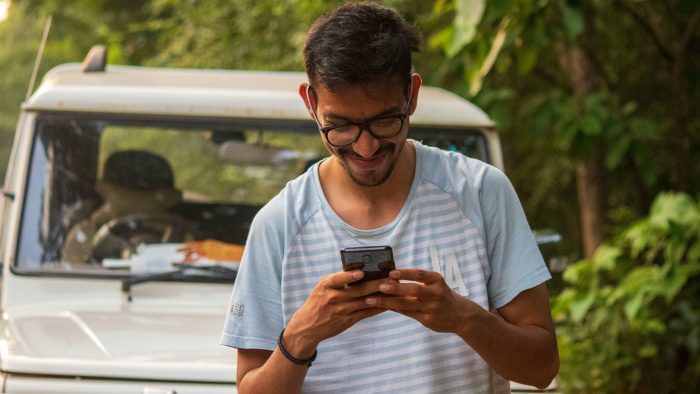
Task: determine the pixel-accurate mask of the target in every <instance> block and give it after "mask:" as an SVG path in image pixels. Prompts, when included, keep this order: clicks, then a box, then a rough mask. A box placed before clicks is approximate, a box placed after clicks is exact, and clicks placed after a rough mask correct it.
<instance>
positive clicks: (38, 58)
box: [24, 15, 53, 101]
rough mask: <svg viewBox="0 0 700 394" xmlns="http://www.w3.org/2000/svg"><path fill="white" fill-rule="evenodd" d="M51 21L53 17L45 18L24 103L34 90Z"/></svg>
mask: <svg viewBox="0 0 700 394" xmlns="http://www.w3.org/2000/svg"><path fill="white" fill-rule="evenodd" d="M52 20H53V15H49V17H48V18H46V24H45V25H44V35H43V36H42V37H41V44H39V51H38V53H37V54H36V59H35V60H34V69H33V70H32V77H31V78H30V79H29V88H28V89H27V95H26V96H25V97H24V101H27V100H29V96H31V95H32V90H34V82H35V81H36V75H37V73H38V72H39V64H41V57H42V56H43V54H44V47H45V46H46V40H47V39H48V38H49V30H51V21H52Z"/></svg>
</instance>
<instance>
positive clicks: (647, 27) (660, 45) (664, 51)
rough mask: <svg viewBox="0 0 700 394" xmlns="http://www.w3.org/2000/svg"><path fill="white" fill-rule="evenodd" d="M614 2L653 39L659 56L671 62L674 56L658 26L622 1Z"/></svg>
mask: <svg viewBox="0 0 700 394" xmlns="http://www.w3.org/2000/svg"><path fill="white" fill-rule="evenodd" d="M615 4H617V5H618V6H619V7H620V8H621V9H622V11H624V12H626V13H628V14H629V15H630V16H631V17H632V19H634V20H635V21H636V22H637V24H638V25H639V26H640V27H641V28H642V29H643V30H644V31H646V32H647V33H648V34H649V35H650V36H651V39H652V41H654V44H655V45H656V48H657V49H658V50H659V52H660V53H661V56H663V58H664V59H666V61H668V62H669V63H671V64H673V62H674V60H675V56H674V55H673V53H672V52H671V50H670V49H669V47H668V45H666V43H665V40H664V37H663V34H662V33H661V30H659V28H658V26H656V25H655V24H654V23H653V22H652V21H650V20H648V19H645V18H644V17H643V16H642V15H640V14H639V13H637V12H636V11H635V10H634V9H633V8H632V7H630V6H629V5H628V4H626V3H625V2H624V1H620V0H616V1H615Z"/></svg>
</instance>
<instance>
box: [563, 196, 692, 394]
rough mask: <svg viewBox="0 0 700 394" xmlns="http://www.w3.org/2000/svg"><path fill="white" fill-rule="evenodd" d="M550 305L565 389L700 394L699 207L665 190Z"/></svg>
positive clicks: (570, 272)
mask: <svg viewBox="0 0 700 394" xmlns="http://www.w3.org/2000/svg"><path fill="white" fill-rule="evenodd" d="M564 278H565V280H566V282H567V289H566V290H565V291H564V292H563V293H562V294H561V295H559V296H558V297H557V298H556V300H555V302H554V308H553V314H554V317H555V319H556V320H557V322H558V327H557V333H558V337H559V347H560V355H561V371H560V374H559V380H560V384H561V386H562V388H564V389H565V391H567V392H597V393H598V392H601V393H602V392H604V393H651V392H654V393H674V392H675V393H679V392H687V393H695V392H698V390H700V298H698V294H700V204H698V202H697V201H694V200H693V199H692V198H690V197H689V196H688V195H686V194H670V193H664V194H660V195H659V196H658V197H657V199H656V200H655V202H654V203H653V204H652V207H651V211H650V213H649V216H648V217H646V218H644V219H642V220H639V221H638V222H636V223H635V224H633V225H632V226H630V227H629V228H628V229H626V230H625V231H624V232H623V233H622V235H621V236H619V237H617V238H615V239H614V240H612V241H611V242H609V243H606V244H603V246H602V247H600V248H599V249H598V251H597V252H596V254H595V255H594V256H593V258H592V259H589V260H583V261H580V262H578V263H577V264H575V265H573V266H572V267H570V268H569V269H567V271H566V272H565V274H564Z"/></svg>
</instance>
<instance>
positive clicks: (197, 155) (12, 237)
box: [0, 59, 503, 394]
mask: <svg viewBox="0 0 700 394" xmlns="http://www.w3.org/2000/svg"><path fill="white" fill-rule="evenodd" d="M103 62H104V59H86V62H85V63H84V65H85V66H81V65H80V64H66V65H61V66H59V67H56V68H54V69H53V70H51V71H50V72H49V73H47V74H46V76H45V77H44V79H43V81H42V83H41V86H40V87H39V88H38V90H37V91H36V92H35V93H34V94H33V95H32V96H31V98H29V100H28V101H27V102H25V103H24V104H23V105H22V113H21V117H20V119H19V124H18V126H17V131H16V137H15V141H14V145H13V148H12V154H11V158H10V162H9V167H8V171H7V175H6V177H5V184H4V186H3V189H2V200H0V225H1V226H2V227H1V229H0V231H1V232H0V234H1V239H0V261H1V262H2V263H3V269H2V299H1V307H2V321H1V322H0V325H1V328H2V329H1V330H0V372H1V375H0V389H1V391H2V392H3V393H29V392H31V393H36V392H41V393H73V394H75V393H178V394H185V393H232V392H235V391H236V388H235V362H236V354H235V350H233V349H229V348H226V347H223V346H220V345H219V338H220V334H221V329H222V324H223V320H224V316H225V315H226V313H227V302H228V299H229V295H230V292H231V288H232V283H233V282H234V280H235V276H236V269H237V267H238V261H237V260H238V258H239V257H237V256H239V254H238V255H237V253H236V251H237V250H241V249H242V248H243V247H244V243H245V240H246V235H247V232H248V229H249V226H250V223H251V220H252V218H253V216H254V215H255V213H256V212H257V210H258V209H259V208H260V207H261V206H262V205H263V204H265V202H267V201H268V200H269V199H270V198H271V197H272V196H274V195H275V194H276V193H277V192H278V191H279V190H280V189H281V188H282V187H283V186H284V185H285V183H286V182H287V181H289V180H290V179H292V178H294V177H296V176H297V175H298V174H300V173H302V172H303V171H305V170H306V168H308V166H309V165H311V164H313V163H314V162H316V161H318V160H319V159H321V158H323V157H324V156H326V155H327V153H326V151H325V150H324V148H323V145H322V144H321V139H320V138H319V135H318V130H317V129H316V127H315V125H314V123H313V122H312V121H311V120H310V119H309V116H308V113H307V111H306V110H305V108H304V105H303V103H302V101H301V100H300V99H299V97H298V96H297V87H298V86H299V84H300V83H301V82H303V81H305V79H306V76H305V74H303V73H296V72H252V71H220V70H187V69H164V68H145V67H127V66H112V65H109V66H107V67H103V66H104V64H102V65H100V63H103ZM95 64H97V67H95ZM410 136H411V137H412V138H414V139H418V140H422V141H423V142H424V143H425V144H429V145H435V146H439V147H442V148H444V149H449V150H454V151H459V152H462V153H464V154H466V155H469V156H472V157H476V158H479V159H482V160H484V161H487V162H489V163H492V164H494V165H495V166H497V167H500V168H503V161H502V157H501V148H500V144H499V139H498V135H497V133H496V131H495V130H494V124H493V122H492V121H491V120H490V119H489V117H488V116H486V115H485V114H484V112H482V111H481V110H479V109H478V108H476V107H475V106H474V105H472V104H470V103H469V102H467V101H465V100H463V99H461V98H460V97H458V96H456V95H454V94H451V93H449V92H447V91H444V90H441V89H437V88H431V87H424V88H422V89H421V95H420V100H419V106H418V109H417V111H416V113H415V115H413V116H412V117H411V131H410ZM202 240H208V241H207V242H208V243H207V242H205V243H202V242H197V241H202ZM192 242H195V243H192ZM205 244H206V245H207V246H208V248H204V249H200V250H199V251H198V254H195V253H187V252H184V251H182V248H183V245H187V246H190V247H191V246H192V245H197V246H199V247H202V245H205ZM216 248H224V249H226V248H228V249H226V251H227V252H226V253H223V254H222V253H219V254H216V253H212V254H208V253H210V252H212V250H214V249H216ZM222 256H223V257H222Z"/></svg>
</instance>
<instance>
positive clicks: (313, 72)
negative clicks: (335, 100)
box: [304, 2, 422, 91]
mask: <svg viewBox="0 0 700 394" xmlns="http://www.w3.org/2000/svg"><path fill="white" fill-rule="evenodd" d="M421 40H422V39H421V34H420V32H419V31H418V29H417V28H416V27H415V26H414V25H412V24H409V23H408V22H407V21H406V20H405V19H404V18H403V17H401V15H399V13H398V12H397V11H396V10H394V9H392V8H388V7H385V6H381V5H379V4H376V3H373V2H362V3H348V4H345V5H342V6H340V7H338V8H336V9H334V10H332V11H330V12H328V13H326V14H325V15H323V16H321V17H320V18H319V19H317V20H316V22H314V24H313V25H312V26H311V28H310V29H309V32H308V34H307V37H306V42H305V44H304V64H305V66H306V74H307V75H308V77H309V81H310V82H311V84H312V85H315V84H320V85H322V86H324V87H325V88H327V89H329V90H331V91H337V90H338V89H342V88H343V87H345V86H349V85H357V84H360V85H366V84H369V83H373V82H388V81H389V80H390V79H392V78H395V77H397V76H398V78H399V79H400V80H402V81H406V82H407V81H408V80H409V78H410V75H411V52H412V51H418V50H419V49H420V44H421Z"/></svg>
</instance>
